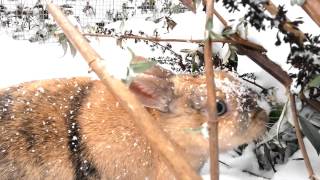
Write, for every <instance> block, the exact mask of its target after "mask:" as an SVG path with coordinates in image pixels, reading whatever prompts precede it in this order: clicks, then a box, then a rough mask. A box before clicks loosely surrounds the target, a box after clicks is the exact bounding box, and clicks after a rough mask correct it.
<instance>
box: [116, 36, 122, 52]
mask: <svg viewBox="0 0 320 180" xmlns="http://www.w3.org/2000/svg"><path fill="white" fill-rule="evenodd" d="M117 45H118V46H120V48H122V49H123V46H122V38H118V39H117Z"/></svg>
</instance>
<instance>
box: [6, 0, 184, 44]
mask: <svg viewBox="0 0 320 180" xmlns="http://www.w3.org/2000/svg"><path fill="white" fill-rule="evenodd" d="M52 2H53V3H55V4H57V5H59V6H60V7H61V9H62V10H63V12H64V13H65V14H66V15H68V16H72V17H74V19H75V20H76V21H77V24H79V26H81V28H82V29H83V30H85V29H86V28H88V27H93V26H100V28H101V26H103V25H105V24H108V23H111V22H115V21H122V20H127V19H129V18H146V17H150V16H152V17H154V18H157V17H163V16H169V15H170V14H172V13H181V12H185V11H187V9H186V8H185V7H184V6H183V5H182V4H181V3H180V2H179V1H178V0H157V1H155V0H52ZM0 23H1V26H0V30H4V31H6V32H7V33H9V34H11V35H12V37H13V38H15V39H23V40H26V39H28V40H31V41H38V40H39V38H40V39H41V38H42V39H48V37H47V36H48V34H50V33H51V32H52V31H54V27H55V24H54V22H53V19H52V18H51V17H50V15H49V14H48V11H47V10H46V9H45V6H44V5H43V4H42V3H41V1H40V0H1V1H0Z"/></svg>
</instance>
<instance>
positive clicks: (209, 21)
mask: <svg viewBox="0 0 320 180" xmlns="http://www.w3.org/2000/svg"><path fill="white" fill-rule="evenodd" d="M212 28H213V20H212V18H209V19H208V20H207V22H206V30H207V31H211V30H212Z"/></svg>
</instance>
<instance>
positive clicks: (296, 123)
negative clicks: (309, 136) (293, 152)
mask: <svg viewBox="0 0 320 180" xmlns="http://www.w3.org/2000/svg"><path fill="white" fill-rule="evenodd" d="M288 92H289V90H288ZM289 98H290V107H291V111H292V116H293V123H294V127H295V130H296V136H297V138H298V144H299V146H300V150H301V154H302V156H303V160H304V164H305V166H306V168H307V171H308V174H309V179H310V180H315V177H314V172H313V169H312V166H311V163H310V159H309V156H308V153H307V150H306V147H305V145H304V142H303V138H302V134H301V131H300V124H299V121H298V113H297V108H296V100H295V97H294V95H293V94H292V93H291V92H289Z"/></svg>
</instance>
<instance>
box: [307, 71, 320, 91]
mask: <svg viewBox="0 0 320 180" xmlns="http://www.w3.org/2000/svg"><path fill="white" fill-rule="evenodd" d="M308 86H309V87H315V88H316V87H319V86H320V74H318V75H316V77H315V78H313V79H312V80H311V81H310V82H309V83H308Z"/></svg>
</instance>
